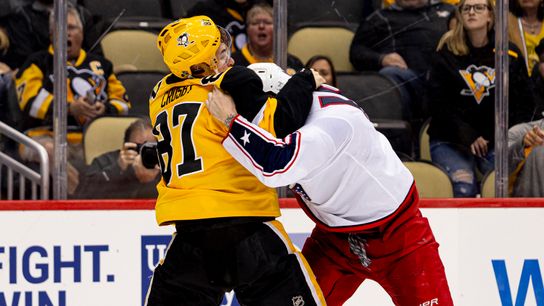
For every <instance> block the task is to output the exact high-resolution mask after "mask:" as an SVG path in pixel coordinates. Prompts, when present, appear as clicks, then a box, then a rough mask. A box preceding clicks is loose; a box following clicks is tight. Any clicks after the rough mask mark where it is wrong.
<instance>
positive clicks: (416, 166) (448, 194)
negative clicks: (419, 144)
mask: <svg viewBox="0 0 544 306" xmlns="http://www.w3.org/2000/svg"><path fill="white" fill-rule="evenodd" d="M403 164H404V165H405V166H406V168H408V170H410V172H411V173H412V175H413V176H414V179H415V181H416V186H417V189H418V192H419V196H420V197H421V198H453V184H452V182H451V180H450V178H449V176H448V174H447V173H446V172H445V171H444V170H442V169H441V168H440V167H438V166H437V165H435V164H433V163H431V162H428V161H409V162H403Z"/></svg>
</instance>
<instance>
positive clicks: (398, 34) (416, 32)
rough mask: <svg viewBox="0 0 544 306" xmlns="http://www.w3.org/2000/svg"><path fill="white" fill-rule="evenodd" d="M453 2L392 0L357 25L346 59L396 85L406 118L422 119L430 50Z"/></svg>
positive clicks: (450, 11) (432, 49) (445, 22)
mask: <svg viewBox="0 0 544 306" xmlns="http://www.w3.org/2000/svg"><path fill="white" fill-rule="evenodd" d="M454 9H455V8H454V6H452V5H449V4H445V3H441V2H438V1H434V0H431V1H430V2H429V0H396V1H395V3H394V4H393V5H391V6H390V7H387V8H384V9H380V10H377V11H375V12H374V13H373V14H371V15H370V16H368V17H367V18H366V19H365V20H364V21H363V22H361V24H360V25H359V28H358V29H357V32H356V34H355V36H354V38H353V41H352V43H351V49H350V61H351V63H352V64H353V66H354V67H355V68H356V69H357V70H364V71H368V70H372V71H379V72H380V73H382V74H384V75H386V76H387V77H389V78H390V79H391V80H393V81H394V82H395V83H396V84H397V85H398V86H399V89H400V92H401V97H402V102H403V112H404V114H405V117H406V119H408V120H412V119H425V117H427V114H428V113H427V111H426V107H425V105H424V101H421V100H422V97H423V96H424V94H425V80H426V79H427V75H428V71H429V69H430V58H431V54H432V53H434V52H435V50H436V46H437V44H438V41H439V40H440V37H441V36H442V35H443V34H444V33H445V32H446V31H447V23H448V20H449V16H450V14H452V12H453V11H454Z"/></svg>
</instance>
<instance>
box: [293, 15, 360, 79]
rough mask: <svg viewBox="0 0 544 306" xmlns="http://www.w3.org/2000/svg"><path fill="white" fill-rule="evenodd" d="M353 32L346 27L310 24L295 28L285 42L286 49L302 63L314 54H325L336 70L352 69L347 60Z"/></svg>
mask: <svg viewBox="0 0 544 306" xmlns="http://www.w3.org/2000/svg"><path fill="white" fill-rule="evenodd" d="M353 35H354V32H353V31H352V30H350V29H348V28H345V27H341V26H334V25H328V24H322V25H317V24H314V25H311V26H307V27H302V28H300V29H298V30H296V31H295V32H294V33H293V35H292V36H291V38H290V39H289V43H288V44H287V51H288V52H289V53H291V54H293V55H295V56H297V57H298V58H299V59H300V60H301V61H302V62H303V63H305V62H307V61H308V59H310V57H312V56H314V55H318V54H319V55H326V56H328V57H330V59H331V60H332V62H333V64H334V67H335V69H336V71H337V72H349V71H354V69H353V66H352V65H351V63H350V62H349V47H350V44H351V41H352V39H353Z"/></svg>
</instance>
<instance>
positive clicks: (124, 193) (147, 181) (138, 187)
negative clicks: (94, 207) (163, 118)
mask: <svg viewBox="0 0 544 306" xmlns="http://www.w3.org/2000/svg"><path fill="white" fill-rule="evenodd" d="M145 142H155V136H153V133H152V128H151V122H150V120H149V119H148V118H145V119H138V120H136V121H134V122H133V123H132V124H131V125H130V126H129V127H128V128H127V130H126V131H125V137H124V141H123V146H122V148H121V149H119V150H115V151H111V152H108V153H104V154H102V155H100V156H98V157H96V158H95V159H93V162H92V163H91V165H90V166H89V168H88V169H87V171H86V172H85V173H84V174H82V175H81V176H80V178H79V179H80V184H79V186H78V189H77V191H76V194H77V197H78V198H82V199H105V198H108V199H133V198H145V199H151V198H156V197H157V188H156V187H155V186H156V185H157V183H158V182H159V179H160V170H159V169H158V167H155V168H153V169H147V168H145V167H144V165H143V164H142V156H141V154H140V150H139V149H138V148H140V147H141V145H142V144H144V143H145Z"/></svg>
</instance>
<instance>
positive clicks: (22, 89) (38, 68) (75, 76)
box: [15, 7, 130, 192]
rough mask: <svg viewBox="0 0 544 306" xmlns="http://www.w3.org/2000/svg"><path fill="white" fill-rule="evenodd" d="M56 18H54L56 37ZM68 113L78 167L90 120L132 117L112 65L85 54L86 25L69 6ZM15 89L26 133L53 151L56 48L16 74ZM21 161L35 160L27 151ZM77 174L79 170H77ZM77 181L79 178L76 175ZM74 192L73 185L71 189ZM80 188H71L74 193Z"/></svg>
mask: <svg viewBox="0 0 544 306" xmlns="http://www.w3.org/2000/svg"><path fill="white" fill-rule="evenodd" d="M54 22H55V20H54V16H53V15H51V16H50V30H51V33H52V35H53V28H54ZM67 39H68V41H67V46H68V48H67V59H68V65H67V77H68V94H67V101H68V106H67V112H68V128H69V131H73V133H69V134H68V142H69V143H70V144H72V145H71V146H70V147H69V148H70V150H69V151H68V160H69V161H70V162H71V163H73V166H76V167H77V165H78V164H80V163H82V160H83V153H82V150H81V130H82V127H83V126H84V125H85V124H87V123H88V122H89V121H90V120H92V119H94V118H96V117H98V116H101V115H104V114H113V115H117V114H120V115H122V114H127V112H128V110H129V108H130V102H129V101H128V98H127V96H126V93H125V88H124V87H123V85H122V84H121V82H120V81H119V80H118V79H117V77H116V76H115V74H113V66H112V64H111V62H110V61H108V60H106V59H104V58H103V57H100V56H98V55H93V54H87V53H86V52H85V51H84V50H83V49H82V42H83V25H82V23H81V19H80V17H79V13H78V11H77V10H76V9H75V8H73V7H69V9H68V15H67ZM15 84H16V86H17V94H18V99H19V107H20V109H21V110H22V111H23V112H24V122H23V126H22V129H23V130H24V131H25V132H26V134H27V135H28V136H30V137H34V138H35V139H36V140H38V141H39V142H40V143H41V144H42V145H44V146H45V147H46V149H48V151H49V153H50V154H49V156H50V159H52V156H53V154H52V152H53V138H52V132H51V130H52V125H53V114H52V111H53V103H54V96H53V47H52V46H51V45H50V46H49V48H48V49H47V50H43V51H40V52H37V53H34V54H32V55H31V56H30V57H29V58H28V60H27V61H26V62H25V64H24V65H23V66H22V67H21V69H19V71H18V72H17V75H16V80H15ZM22 158H23V160H26V161H35V160H36V157H35V156H33V154H31V153H30V152H28V150H22ZM73 170H75V169H73ZM74 177H77V175H75V176H74ZM71 187H74V185H71ZM74 190H75V189H73V188H72V189H69V191H72V192H73V191H74Z"/></svg>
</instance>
